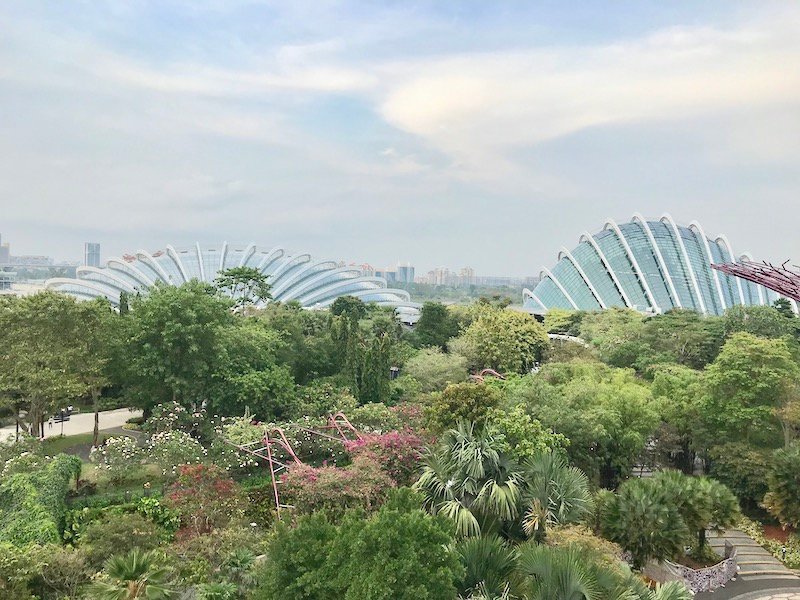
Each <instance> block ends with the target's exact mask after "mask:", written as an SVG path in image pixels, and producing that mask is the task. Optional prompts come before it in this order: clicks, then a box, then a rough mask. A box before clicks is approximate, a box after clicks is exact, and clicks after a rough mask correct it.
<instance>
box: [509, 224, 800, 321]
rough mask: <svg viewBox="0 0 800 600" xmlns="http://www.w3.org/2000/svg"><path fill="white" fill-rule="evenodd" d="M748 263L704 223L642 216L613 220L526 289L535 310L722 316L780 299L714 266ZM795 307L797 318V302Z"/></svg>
mask: <svg viewBox="0 0 800 600" xmlns="http://www.w3.org/2000/svg"><path fill="white" fill-rule="evenodd" d="M742 258H747V259H749V260H752V258H751V257H750V256H747V255H740V256H739V257H736V255H735V254H734V251H733V247H732V246H731V243H730V242H729V241H728V239H727V238H726V237H725V236H724V235H719V236H717V238H716V239H712V238H709V237H707V236H706V234H705V233H704V232H703V228H702V227H701V226H700V224H699V223H698V222H697V221H692V222H691V223H690V224H689V225H688V226H682V225H678V224H676V223H675V221H674V220H673V219H672V217H671V216H670V215H668V214H665V215H663V216H662V217H661V218H660V219H658V220H655V221H648V220H646V219H645V218H644V217H642V216H641V215H640V214H638V213H636V214H634V215H633V218H632V219H631V220H630V222H628V223H623V224H621V225H618V224H617V223H615V222H614V221H613V220H611V219H609V220H607V221H606V223H605V225H604V226H603V229H602V230H601V231H600V232H598V233H596V234H594V235H590V234H589V233H588V232H584V233H583V235H581V237H580V243H579V244H578V246H577V247H575V249H573V250H572V251H571V252H570V251H569V250H567V249H566V248H563V247H562V248H561V252H559V254H558V262H557V263H556V264H555V266H554V267H553V268H552V269H543V270H542V272H541V275H540V281H539V284H538V285H537V286H536V288H534V290H533V291H531V290H528V289H525V290H524V291H523V303H524V306H525V308H526V309H528V310H529V311H531V312H546V311H547V310H548V309H550V308H555V307H557V308H566V309H572V310H600V309H604V308H608V307H611V306H619V307H629V308H633V309H636V310H639V311H642V312H649V313H662V312H665V311H667V310H670V309H672V308H687V309H691V310H696V311H698V312H701V313H704V314H713V315H720V314H722V313H723V312H724V311H725V310H726V309H727V308H730V307H731V306H735V305H737V304H739V305H747V306H752V305H760V304H771V303H772V302H774V301H775V300H776V299H777V298H778V295H777V294H776V293H775V292H773V291H772V290H768V289H767V288H765V287H763V286H760V285H756V284H754V283H752V282H750V281H746V280H743V279H740V278H738V277H734V276H730V275H726V274H725V273H721V272H719V271H717V270H715V269H712V268H711V265H712V263H713V264H716V263H729V262H738V261H739V260H741V259H742ZM792 306H793V308H794V310H795V312H797V305H796V303H794V302H793V304H792Z"/></svg>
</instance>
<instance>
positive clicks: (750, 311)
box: [723, 306, 799, 339]
mask: <svg viewBox="0 0 800 600" xmlns="http://www.w3.org/2000/svg"><path fill="white" fill-rule="evenodd" d="M723 323H724V331H725V335H726V337H730V336H732V335H734V334H735V333H742V332H743V333H749V334H751V335H755V336H758V337H764V338H771V339H777V338H787V337H788V338H797V335H798V327H799V324H798V319H795V318H794V313H792V317H789V316H788V315H787V314H786V313H785V312H782V311H781V310H780V309H779V308H778V307H776V306H732V307H731V308H729V309H728V310H727V311H725V316H724V317H723Z"/></svg>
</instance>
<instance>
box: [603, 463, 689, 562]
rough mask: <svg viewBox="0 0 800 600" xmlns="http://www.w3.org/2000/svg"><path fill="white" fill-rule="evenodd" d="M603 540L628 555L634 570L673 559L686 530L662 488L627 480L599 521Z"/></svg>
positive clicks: (636, 480) (647, 481)
mask: <svg viewBox="0 0 800 600" xmlns="http://www.w3.org/2000/svg"><path fill="white" fill-rule="evenodd" d="M601 521H602V531H603V537H605V538H607V539H609V540H611V541H612V542H616V543H617V544H619V545H620V546H622V547H623V549H625V550H627V551H628V552H630V553H631V557H632V559H633V566H634V568H636V569H641V568H642V567H643V566H644V565H645V564H646V563H647V561H648V560H650V559H653V558H654V559H656V560H663V559H665V558H672V557H673V556H675V555H677V554H679V553H680V552H682V551H683V546H684V542H685V541H686V539H687V537H688V536H689V529H688V528H687V526H686V522H685V521H684V520H683V517H682V516H681V514H680V511H679V510H678V507H677V506H676V504H675V503H674V502H673V501H672V500H671V498H670V497H669V496H667V494H666V493H665V491H664V486H662V485H661V484H659V482H658V481H654V480H652V479H629V480H628V481H626V482H625V483H623V484H622V485H621V486H620V487H619V490H618V491H617V493H616V494H615V495H614V496H610V497H609V498H608V500H607V504H606V506H604V510H603V515H602V517H601Z"/></svg>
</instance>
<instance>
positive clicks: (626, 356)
mask: <svg viewBox="0 0 800 600" xmlns="http://www.w3.org/2000/svg"><path fill="white" fill-rule="evenodd" d="M643 333H644V323H643V320H642V315H641V314H640V313H638V312H636V311H635V310H632V309H628V308H610V309H608V310H603V311H599V312H594V313H587V314H586V315H585V316H584V318H583V320H582V321H581V336H580V337H582V338H583V339H584V340H586V341H587V342H589V343H590V344H591V345H592V346H593V347H594V348H595V349H596V350H597V352H598V354H599V355H600V358H602V360H603V362H606V363H608V364H609V365H611V366H614V367H632V366H633V365H635V364H636V361H637V360H638V359H639V357H641V356H642V354H644V353H645V351H646V344H645V343H644V342H643V341H642V339H641V338H642V334H643Z"/></svg>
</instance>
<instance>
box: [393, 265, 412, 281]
mask: <svg viewBox="0 0 800 600" xmlns="http://www.w3.org/2000/svg"><path fill="white" fill-rule="evenodd" d="M397 281H398V283H414V266H413V265H412V264H411V263H406V264H404V265H401V264H398V265H397Z"/></svg>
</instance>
